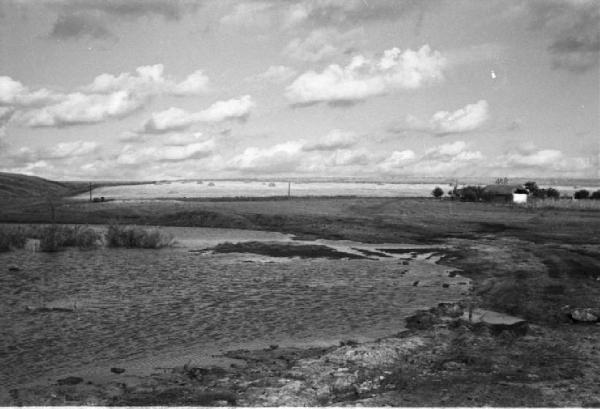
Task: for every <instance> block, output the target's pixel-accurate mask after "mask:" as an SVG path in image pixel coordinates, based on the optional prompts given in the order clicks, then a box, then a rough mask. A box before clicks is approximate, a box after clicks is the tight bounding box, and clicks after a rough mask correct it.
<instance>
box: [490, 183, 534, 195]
mask: <svg viewBox="0 0 600 409" xmlns="http://www.w3.org/2000/svg"><path fill="white" fill-rule="evenodd" d="M483 190H484V191H485V192H489V193H493V194H495V195H512V194H513V193H517V191H518V190H524V188H523V186H522V185H487V186H486V187H484V188H483Z"/></svg>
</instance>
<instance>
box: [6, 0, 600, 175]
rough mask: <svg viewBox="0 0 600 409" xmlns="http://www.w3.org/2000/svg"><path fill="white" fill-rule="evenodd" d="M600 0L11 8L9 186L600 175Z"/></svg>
mask: <svg viewBox="0 0 600 409" xmlns="http://www.w3.org/2000/svg"><path fill="white" fill-rule="evenodd" d="M599 19H600V3H599V2H597V1H596V0H560V1H559V0H539V1H536V0H530V1H511V0H469V1H466V0H429V1H417V0H393V1H383V0H379V1H377V0H289V1H283V0H281V1H270V0H256V1H243V2H242V1H223V0H219V1H217V0H214V1H209V0H198V1H186V0H181V1H176V0H171V1H166V0H164V1H162V0H103V1H100V0H97V1H96V0H94V1H92V0H36V1H33V0H31V1H25V0H2V2H0V171H8V172H20V173H27V174H34V175H38V176H43V177H48V178H54V179H115V178H118V179H132V178H139V179H165V178H205V177H237V176H242V177H260V176H264V177H273V176H280V177H283V176H299V177H319V176H327V177H336V176H351V177H361V178H386V179H387V178H392V179H393V178H398V179H401V178H402V177H407V176H417V177H419V176H442V177H461V176H462V177H466V176H471V177H472V176H476V177H478V176H486V177H501V176H502V177H503V176H508V177H511V176H522V177H542V176H545V177H600V173H599V170H598V169H599V146H600V125H599V121H600V108H599V99H600V88H599V81H600V80H599V78H600V73H599V52H600V33H599V30H600V28H599V27H600V21H599Z"/></svg>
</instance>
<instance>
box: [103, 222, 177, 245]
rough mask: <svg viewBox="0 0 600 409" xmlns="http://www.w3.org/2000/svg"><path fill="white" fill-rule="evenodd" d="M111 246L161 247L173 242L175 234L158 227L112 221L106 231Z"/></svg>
mask: <svg viewBox="0 0 600 409" xmlns="http://www.w3.org/2000/svg"><path fill="white" fill-rule="evenodd" d="M105 237H106V244H107V245H108V246H109V247H126V248H142V249H160V248H163V247H169V246H171V245H172V244H173V236H172V235H171V234H167V233H164V232H162V231H160V230H158V229H156V228H152V229H144V228H141V227H135V226H122V225H119V224H116V223H111V224H110V225H109V226H108V230H107V231H106V236H105Z"/></svg>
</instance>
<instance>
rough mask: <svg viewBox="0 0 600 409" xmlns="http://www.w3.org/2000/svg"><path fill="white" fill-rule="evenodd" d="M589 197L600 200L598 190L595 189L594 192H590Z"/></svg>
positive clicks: (599, 191)
mask: <svg viewBox="0 0 600 409" xmlns="http://www.w3.org/2000/svg"><path fill="white" fill-rule="evenodd" d="M590 199H594V200H600V190H596V191H595V192H594V193H592V195H591V196H590Z"/></svg>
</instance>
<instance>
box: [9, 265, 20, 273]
mask: <svg viewBox="0 0 600 409" xmlns="http://www.w3.org/2000/svg"><path fill="white" fill-rule="evenodd" d="M8 271H13V272H16V271H21V269H20V268H19V267H17V266H10V267H8Z"/></svg>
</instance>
